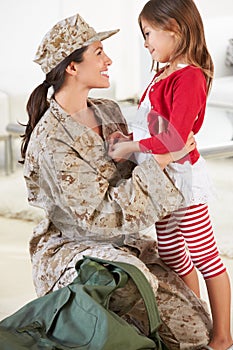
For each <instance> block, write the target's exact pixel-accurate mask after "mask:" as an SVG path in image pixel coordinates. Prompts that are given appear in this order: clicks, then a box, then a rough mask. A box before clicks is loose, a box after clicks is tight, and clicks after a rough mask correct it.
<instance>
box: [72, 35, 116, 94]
mask: <svg viewBox="0 0 233 350" xmlns="http://www.w3.org/2000/svg"><path fill="white" fill-rule="evenodd" d="M111 64H112V60H111V59H110V58H109V57H108V56H107V55H106V54H105V52H104V50H103V45H102V43H101V41H96V42H94V43H92V44H90V45H89V46H88V48H87V50H86V51H85V52H84V54H83V61H82V62H80V63H77V80H78V83H79V85H83V88H87V89H93V88H108V87H109V85H110V83H109V75H108V66H110V65H111Z"/></svg>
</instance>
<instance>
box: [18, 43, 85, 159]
mask: <svg viewBox="0 0 233 350" xmlns="http://www.w3.org/2000/svg"><path fill="white" fill-rule="evenodd" d="M86 49H87V46H84V47H82V48H81V49H78V50H75V51H74V52H72V54H70V55H69V56H67V57H66V58H65V59H64V60H63V61H62V62H61V63H59V64H58V65H57V66H56V67H55V68H53V69H52V70H51V72H49V73H47V74H46V79H45V80H44V81H43V83H42V84H40V85H39V86H37V87H36V88H35V90H34V91H33V92H32V93H31V95H30V97H29V99H28V102H27V106H26V109H27V114H28V116H29V120H28V123H27V125H24V126H26V129H25V134H24V135H22V138H23V140H22V145H21V156H22V160H21V161H20V163H24V159H25V154H26V151H27V147H28V143H29V140H30V137H31V133H32V131H33V129H34V128H35V126H36V124H37V123H38V122H39V120H40V119H41V117H42V116H43V115H44V113H45V112H46V110H47V109H48V108H49V101H48V98H47V94H48V89H49V87H50V86H52V87H53V90H54V92H53V94H55V93H56V92H58V91H59V89H60V88H61V86H62V84H63V82H64V79H65V70H66V67H67V66H68V65H69V64H70V63H71V62H72V61H73V62H77V63H80V62H82V61H83V54H84V52H85V51H86Z"/></svg>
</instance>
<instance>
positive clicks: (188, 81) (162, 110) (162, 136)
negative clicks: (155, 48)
mask: <svg viewBox="0 0 233 350" xmlns="http://www.w3.org/2000/svg"><path fill="white" fill-rule="evenodd" d="M159 74H160V73H157V74H156V75H155V77H156V76H158V75H159ZM148 88H149V87H148ZM148 88H147V89H146V91H145V92H144V94H143V96H142V99H141V101H140V103H141V102H142V101H143V100H144V98H145V95H146V92H147V90H148ZM206 97H207V88H206V80H205V77H204V74H203V72H202V70H201V69H200V68H197V67H194V66H186V67H184V68H181V69H179V70H177V71H175V72H173V73H172V74H171V75H169V76H168V77H167V78H165V79H163V80H160V81H158V82H157V83H154V84H153V85H152V86H151V89H150V91H149V99H150V103H151V111H150V112H149V114H148V127H149V132H150V134H151V137H150V138H147V139H144V140H141V141H140V142H139V145H140V149H141V151H142V152H152V153H154V154H164V153H167V152H171V151H178V150H180V149H182V148H183V146H184V145H185V143H186V141H187V138H188V135H189V133H190V131H191V130H192V131H193V132H194V134H196V133H197V132H198V131H199V130H200V128H201V126H202V123H203V120H204V114H205V107H206ZM158 114H159V115H160V116H162V117H163V118H164V120H165V123H164V124H165V130H164V131H163V132H161V133H158V132H159V131H158ZM199 156H200V154H199V152H198V150H197V149H194V150H193V151H192V152H190V154H189V155H188V156H185V157H184V158H182V159H181V160H179V163H184V162H185V161H186V160H189V161H190V162H191V163H192V164H194V163H195V162H196V161H197V160H198V158H199Z"/></svg>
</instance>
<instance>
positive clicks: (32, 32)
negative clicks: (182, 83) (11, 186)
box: [0, 0, 233, 120]
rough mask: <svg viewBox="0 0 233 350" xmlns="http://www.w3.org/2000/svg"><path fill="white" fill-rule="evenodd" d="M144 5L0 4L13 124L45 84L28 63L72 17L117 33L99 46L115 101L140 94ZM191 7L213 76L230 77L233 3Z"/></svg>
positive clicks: (0, 65) (145, 57) (0, 44)
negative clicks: (212, 64) (109, 62)
mask: <svg viewBox="0 0 233 350" xmlns="http://www.w3.org/2000/svg"><path fill="white" fill-rule="evenodd" d="M146 2H147V0H127V1H125V0H118V1H112V0H111V1H110V0H99V1H98V2H96V1H94V0H40V1H38V0H20V1H19V0H8V1H6V0H5V1H4V0H1V2H0V33H1V35H0V48H1V55H0V77H1V79H0V90H3V91H5V92H7V93H8V94H9V95H10V97H11V118H12V119H13V120H15V119H20V118H21V117H22V116H23V114H24V113H25V112H24V104H22V101H24V100H25V96H27V95H28V94H29V93H30V92H31V91H32V89H34V87H36V86H37V85H38V84H39V83H40V82H41V81H42V80H43V79H44V75H43V73H42V72H41V70H40V67H39V66H38V65H37V64H35V63H33V57H34V54H35V52H36V49H37V47H38V45H39V43H40V41H41V39H42V37H43V35H44V34H45V33H46V32H47V30H49V29H50V28H51V26H52V25H54V24H55V23H56V22H57V21H59V20H60V19H62V18H64V17H67V16H70V15H73V14H75V13H77V12H79V13H80V14H81V15H82V16H83V17H84V19H85V20H86V21H87V22H88V23H89V24H90V25H92V26H93V27H94V28H95V29H96V30H97V31H99V30H108V29H114V28H120V29H121V31H120V32H119V33H118V34H116V35H115V36H113V37H111V38H109V39H107V40H106V41H104V43H103V44H104V48H105V51H106V52H107V54H108V55H109V56H110V57H111V58H112V60H113V65H112V67H111V69H110V79H111V82H112V85H113V90H114V92H115V94H116V95H115V97H116V98H117V99H124V98H128V97H131V96H133V95H135V94H141V92H142V90H143V89H144V87H145V86H146V84H147V82H148V81H149V79H150V76H151V75H150V65H151V60H150V57H149V54H148V52H147V50H146V49H144V47H143V38H142V35H141V33H140V30H139V27H138V23H137V18H138V14H139V12H140V10H141V9H142V7H143V5H144V4H145V3H146ZM196 2H197V5H198V8H199V9H200V12H201V14H202V16H203V20H204V24H205V25H206V34H207V43H208V44H209V49H210V51H211V53H212V51H213V55H214V60H215V61H216V62H217V67H216V72H217V74H218V75H219V76H221V75H227V74H232V70H231V69H228V68H226V67H225V66H224V62H223V58H224V57H225V49H226V45H227V40H228V39H229V38H231V37H233V26H232V25H231V23H232V17H233V1H232V0H221V1H219V0H196ZM230 16H232V17H230ZM226 18H228V20H226ZM216 19H217V21H216ZM215 23H217V24H216V25H215ZM218 62H220V64H219V63H218ZM21 120H22V118H21Z"/></svg>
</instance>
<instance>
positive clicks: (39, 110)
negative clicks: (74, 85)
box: [21, 80, 50, 163]
mask: <svg viewBox="0 0 233 350" xmlns="http://www.w3.org/2000/svg"><path fill="white" fill-rule="evenodd" d="M49 87H50V84H49V83H48V82H47V81H46V80H45V81H44V82H43V83H42V84H40V85H39V86H37V88H35V90H34V91H33V92H32V93H31V95H30V97H29V99H28V102H27V106H26V109H27V113H28V117H29V120H28V123H27V125H26V129H25V134H24V135H23V140H22V145H21V156H22V159H23V160H22V161H21V163H24V158H25V153H26V150H27V146H28V142H29V140H30V137H31V133H32V131H33V129H34V128H35V126H36V124H37V123H38V121H39V120H40V119H41V117H42V116H43V115H44V113H45V112H46V110H47V109H48V108H49V102H48V99H47V94H48V89H49Z"/></svg>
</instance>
